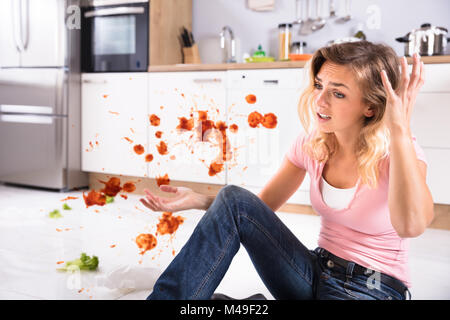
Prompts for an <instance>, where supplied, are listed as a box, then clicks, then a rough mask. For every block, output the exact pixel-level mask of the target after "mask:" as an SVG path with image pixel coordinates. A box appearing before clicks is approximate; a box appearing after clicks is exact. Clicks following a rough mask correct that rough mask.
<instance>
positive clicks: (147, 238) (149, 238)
mask: <svg viewBox="0 0 450 320" xmlns="http://www.w3.org/2000/svg"><path fill="white" fill-rule="evenodd" d="M157 243H158V242H157V241H156V237H155V236H154V235H152V234H149V233H141V234H140V235H138V236H137V237H136V244H137V246H138V247H139V249H141V252H140V254H142V255H143V254H145V252H147V251H148V250H152V249H153V248H154V247H156V244H157Z"/></svg>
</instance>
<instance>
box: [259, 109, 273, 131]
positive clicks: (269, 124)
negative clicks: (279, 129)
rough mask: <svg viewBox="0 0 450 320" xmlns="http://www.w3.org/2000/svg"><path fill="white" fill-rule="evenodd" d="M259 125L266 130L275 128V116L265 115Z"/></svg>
mask: <svg viewBox="0 0 450 320" xmlns="http://www.w3.org/2000/svg"><path fill="white" fill-rule="evenodd" d="M261 124H262V125H263V126H264V127H265V128H267V129H273V128H275V127H276V126H277V116H276V115H275V114H273V113H266V114H265V115H264V118H263V119H262V121H261Z"/></svg>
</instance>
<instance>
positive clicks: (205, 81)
mask: <svg viewBox="0 0 450 320" xmlns="http://www.w3.org/2000/svg"><path fill="white" fill-rule="evenodd" d="M194 82H195V83H211V82H219V83H220V82H222V79H220V78H219V79H217V78H214V79H194Z"/></svg>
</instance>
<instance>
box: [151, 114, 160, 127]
mask: <svg viewBox="0 0 450 320" xmlns="http://www.w3.org/2000/svg"><path fill="white" fill-rule="evenodd" d="M149 120H150V124H151V125H152V126H155V127H157V126H159V124H160V122H161V119H160V118H159V117H158V116H157V115H156V114H151V115H150V116H149Z"/></svg>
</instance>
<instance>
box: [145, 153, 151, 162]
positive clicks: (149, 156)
mask: <svg viewBox="0 0 450 320" xmlns="http://www.w3.org/2000/svg"><path fill="white" fill-rule="evenodd" d="M152 160H153V155H152V154H151V153H149V154H147V155H146V156H145V162H150V161H152Z"/></svg>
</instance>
